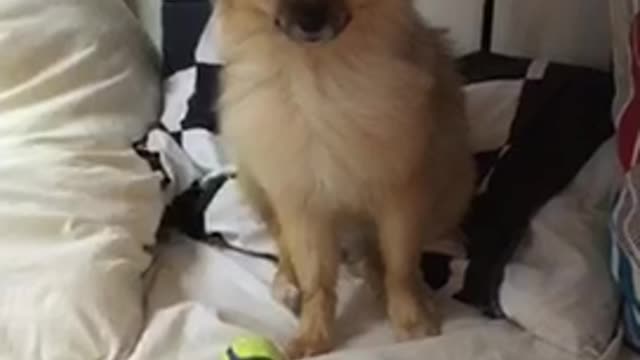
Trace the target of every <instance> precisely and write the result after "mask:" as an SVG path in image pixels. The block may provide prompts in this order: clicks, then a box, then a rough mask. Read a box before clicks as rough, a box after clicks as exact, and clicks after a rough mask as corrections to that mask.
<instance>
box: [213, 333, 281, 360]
mask: <svg viewBox="0 0 640 360" xmlns="http://www.w3.org/2000/svg"><path fill="white" fill-rule="evenodd" d="M221 360H284V356H283V355H282V353H281V352H280V350H278V348H277V347H276V346H275V345H274V344H273V342H271V341H269V340H268V339H266V338H264V337H262V336H245V337H240V338H237V339H236V340H234V341H233V342H232V343H231V345H230V346H229V347H228V348H227V350H226V351H225V352H224V353H223V354H222V357H221Z"/></svg>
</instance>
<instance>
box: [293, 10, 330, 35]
mask: <svg viewBox="0 0 640 360" xmlns="http://www.w3.org/2000/svg"><path fill="white" fill-rule="evenodd" d="M296 17H297V19H296V23H297V24H296V25H297V26H298V27H299V28H300V30H301V31H302V32H304V33H306V34H309V35H314V34H319V33H320V32H322V30H324V29H325V28H326V27H328V26H329V11H328V9H327V8H326V7H324V6H312V5H307V6H304V7H302V8H301V9H300V10H299V12H298V14H297V16H296Z"/></svg>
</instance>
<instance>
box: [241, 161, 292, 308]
mask: <svg viewBox="0 0 640 360" xmlns="http://www.w3.org/2000/svg"><path fill="white" fill-rule="evenodd" d="M237 180H238V185H239V186H240V188H241V190H242V192H243V193H244V195H245V197H246V198H247V200H248V202H249V203H250V205H251V206H252V207H253V209H254V210H255V211H256V212H257V213H258V216H260V218H261V219H262V220H263V221H264V222H265V225H266V226H267V230H268V231H269V233H270V234H271V236H272V237H273V238H274V240H275V241H276V245H277V246H278V258H279V262H278V270H277V271H276V275H275V277H274V279H273V283H272V284H271V293H272V295H273V297H274V298H275V299H276V300H278V301H280V302H281V303H282V304H284V305H285V306H287V307H288V308H289V309H291V311H293V312H295V313H298V312H299V311H300V301H301V300H300V290H299V288H298V282H297V280H296V277H295V273H294V271H293V265H292V264H291V259H290V256H289V250H288V249H287V247H286V246H284V244H283V243H282V240H281V236H280V235H281V234H280V223H279V222H278V219H277V216H276V213H275V211H274V209H273V207H272V206H271V203H270V201H269V200H268V198H267V194H266V192H265V191H264V190H263V189H262V187H261V186H260V185H259V184H258V183H257V181H256V180H255V179H254V178H253V177H252V176H251V175H249V173H248V172H246V171H244V170H243V168H242V167H240V166H238V176H237Z"/></svg>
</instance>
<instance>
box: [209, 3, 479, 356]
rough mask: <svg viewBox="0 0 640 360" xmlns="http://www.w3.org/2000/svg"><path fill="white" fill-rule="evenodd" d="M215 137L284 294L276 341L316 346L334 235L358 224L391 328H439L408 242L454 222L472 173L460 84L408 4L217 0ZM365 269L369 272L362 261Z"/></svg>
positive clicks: (402, 334)
mask: <svg viewBox="0 0 640 360" xmlns="http://www.w3.org/2000/svg"><path fill="white" fill-rule="evenodd" d="M215 16H216V17H217V19H216V20H217V24H218V28H217V34H218V35H217V36H218V37H219V38H218V41H219V46H220V51H221V56H222V58H223V61H224V63H225V67H224V70H223V75H222V97H221V100H220V102H219V104H218V106H219V110H220V116H221V121H222V133H223V136H224V137H225V139H226V141H228V145H229V147H230V151H231V154H232V157H233V159H234V161H235V163H236V165H237V167H238V173H239V179H240V181H241V183H242V186H243V187H244V189H243V190H244V191H245V192H246V194H247V195H248V198H249V199H250V200H251V202H252V204H253V205H254V206H255V208H256V209H257V210H258V212H259V213H260V214H261V215H262V216H263V217H264V219H265V220H266V221H267V223H268V224H269V227H270V230H271V231H272V232H273V235H274V237H275V238H276V239H277V242H278V246H279V250H280V255H281V256H280V257H281V260H280V264H279V269H278V272H277V275H276V278H275V280H274V293H275V294H276V296H277V297H278V298H280V299H281V300H283V301H285V302H286V303H288V304H289V305H292V306H295V305H296V304H295V303H296V301H297V300H300V327H299V330H298V333H297V336H296V337H295V339H293V341H292V342H291V343H290V344H289V346H288V348H287V353H288V355H289V356H290V357H292V358H300V357H304V356H310V355H315V354H320V353H323V352H327V351H330V350H331V348H332V335H333V324H334V317H335V307H336V293H335V285H336V277H337V272H338V267H339V260H340V259H339V258H340V256H339V249H340V247H341V244H340V243H339V241H338V239H340V237H341V236H340V235H341V233H343V232H345V231H347V230H348V229H354V228H361V229H362V230H363V232H366V231H369V232H373V233H374V234H375V236H373V237H372V238H371V240H370V249H371V250H372V251H369V253H370V254H369V255H370V259H369V260H370V263H371V264H372V265H375V264H379V265H381V266H380V267H379V268H377V269H378V270H379V274H380V276H381V279H380V280H381V281H380V283H381V284H382V285H384V286H383V288H384V290H385V292H384V295H385V297H384V298H385V301H386V308H387V312H388V316H389V318H390V320H391V323H392V325H393V327H394V330H395V332H396V335H397V337H398V339H401V340H407V339H415V338H419V337H422V336H426V335H436V334H438V333H439V332H440V326H441V324H440V319H439V316H438V313H437V311H436V308H435V306H434V304H433V300H432V299H429V298H428V297H427V296H426V293H425V292H423V285H422V283H421V280H420V275H419V260H420V254H421V250H422V249H423V247H425V246H428V244H429V243H433V242H435V241H437V240H438V239H440V238H441V237H443V236H446V235H447V234H448V233H449V232H450V231H454V230H455V229H456V228H457V226H458V225H459V222H460V221H461V218H462V216H463V214H464V212H465V211H466V208H467V205H468V202H469V199H470V197H471V193H472V188H473V181H474V170H473V162H472V158H471V151H470V146H469V143H468V139H467V123H466V118H465V111H464V99H463V94H462V92H461V87H460V81H459V79H458V76H457V74H456V72H455V70H454V66H453V63H452V60H451V58H450V56H449V53H448V49H447V47H446V46H445V44H444V41H443V40H442V39H441V34H440V32H439V31H436V30H434V29H431V28H428V27H427V26H425V25H424V23H423V21H422V20H421V19H420V17H419V15H418V14H417V13H416V11H415V9H414V7H413V4H412V2H411V1H410V0H218V1H217V2H216V12H215ZM372 269H375V267H374V266H372Z"/></svg>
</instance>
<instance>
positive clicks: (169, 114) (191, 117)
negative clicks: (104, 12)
mask: <svg viewBox="0 0 640 360" xmlns="http://www.w3.org/2000/svg"><path fill="white" fill-rule="evenodd" d="M163 6H164V9H163V26H164V29H163V32H164V39H163V50H164V74H165V84H166V98H165V103H166V108H165V111H164V114H163V116H162V119H161V122H160V123H159V124H158V125H157V126H156V127H155V128H153V129H152V130H151V131H150V132H149V134H148V135H147V136H146V137H145V138H144V139H142V140H141V141H140V142H139V143H138V144H136V148H137V150H138V151H139V153H140V154H141V155H143V156H145V158H147V159H148V160H149V162H150V164H151V166H152V167H153V168H154V169H155V170H157V171H161V172H163V174H164V177H165V181H164V188H165V190H166V201H167V206H168V208H167V215H166V218H165V221H166V223H165V224H166V225H170V226H175V227H178V228H179V229H181V230H182V231H184V232H185V233H187V234H188V235H189V236H191V237H192V238H194V239H196V240H200V241H212V242H214V243H215V244H218V245H223V246H225V247H228V248H233V249H235V250H238V251H242V252H245V253H247V254H249V255H255V256H262V257H265V258H267V259H271V260H275V259H277V254H276V253H275V252H274V251H273V247H272V246H264V245H256V246H253V245H247V244H246V243H238V242H235V239H239V238H242V237H243V234H244V235H247V234H252V233H254V232H255V231H256V229H258V228H260V226H261V225H260V223H259V221H258V220H257V219H256V218H255V217H254V216H253V215H252V214H251V213H250V211H249V210H248V209H246V208H244V207H242V206H241V205H239V203H240V200H239V198H238V197H239V195H238V194H237V189H236V187H235V183H234V182H235V180H234V178H233V166H232V164H230V163H229V162H228V161H227V159H226V157H225V154H224V149H223V148H222V147H221V145H220V140H219V133H218V126H217V119H216V114H215V111H214V109H215V99H216V96H217V94H218V91H219V89H218V85H217V77H218V73H219V71H220V69H221V66H222V64H220V59H219V58H218V56H217V53H216V48H215V43H214V36H213V34H212V30H213V26H212V24H211V23H210V20H209V15H210V13H211V5H210V2H209V1H208V0H203V1H188V2H185V1H175V0H173V1H171V0H165V2H164V5H163ZM460 69H461V71H462V73H463V74H464V75H465V76H466V79H467V86H466V91H467V94H468V106H469V113H470V114H471V115H472V116H471V117H472V124H471V127H472V139H473V144H474V146H475V150H476V159H477V166H478V171H479V173H480V174H481V176H480V179H479V183H478V193H477V196H476V198H475V200H474V203H473V207H472V210H471V211H470V213H469V216H468V217H467V219H466V222H465V224H464V232H465V233H466V237H467V239H468V242H467V244H466V245H467V246H466V247H467V252H468V258H466V259H453V258H451V257H450V256H448V255H445V254H435V253H432V254H425V255H424V276H425V279H426V281H427V282H428V283H429V284H430V285H431V286H432V287H433V288H435V289H440V288H445V287H451V286H455V287H456V289H457V290H456V291H455V293H456V295H455V296H456V298H458V299H459V300H461V301H463V302H466V303H468V304H472V305H475V306H477V307H479V308H480V309H482V310H484V311H485V312H486V313H487V314H488V315H490V316H495V317H502V316H504V315H505V309H504V304H503V301H502V300H501V298H500V291H499V289H500V287H501V285H502V282H503V272H504V269H505V266H506V265H507V264H508V263H509V261H510V259H511V258H512V256H513V254H514V252H515V251H516V249H517V248H518V247H519V245H520V242H521V240H522V239H523V237H524V233H525V232H526V230H527V228H528V225H529V221H530V220H531V218H532V216H534V215H535V214H536V212H537V211H538V210H539V209H540V208H541V207H542V206H543V205H544V204H545V203H546V202H547V201H548V200H549V199H550V198H552V197H553V196H554V195H555V194H557V193H558V192H560V191H561V190H562V189H563V188H565V187H566V186H567V185H568V184H569V183H570V182H571V180H572V179H573V177H574V176H575V175H576V173H577V172H578V171H579V170H580V169H581V167H582V166H583V165H584V164H585V162H586V161H587V160H588V159H589V158H590V157H591V155H592V154H593V153H594V152H595V151H596V149H597V148H598V147H599V146H600V144H601V143H603V142H604V141H605V140H606V139H607V138H608V137H609V136H610V135H611V134H612V126H611V122H610V116H609V113H610V110H609V107H610V101H611V94H612V87H611V81H610V77H609V75H608V74H605V73H601V72H598V71H594V70H589V69H585V68H578V67H570V66H565V65H560V64H552V63H548V62H546V61H539V60H535V61H533V60H528V59H517V58H511V57H503V56H498V55H494V54H489V53H485V52H482V53H479V54H474V55H470V56H467V57H464V58H462V59H460ZM454 264H455V266H454ZM454 279H462V280H461V281H458V283H457V284H455V285H454V284H453V282H455V281H454ZM506 312H507V313H508V311H506Z"/></svg>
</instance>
